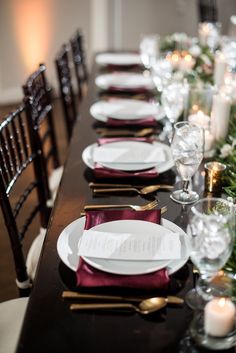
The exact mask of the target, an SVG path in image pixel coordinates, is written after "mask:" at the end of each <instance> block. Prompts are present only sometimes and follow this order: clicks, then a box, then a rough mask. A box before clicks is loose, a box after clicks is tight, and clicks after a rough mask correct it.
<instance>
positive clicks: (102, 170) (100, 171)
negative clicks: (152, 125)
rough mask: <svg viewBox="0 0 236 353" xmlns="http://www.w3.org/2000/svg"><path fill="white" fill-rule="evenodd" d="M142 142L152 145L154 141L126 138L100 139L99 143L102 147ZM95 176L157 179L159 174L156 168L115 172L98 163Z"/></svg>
mask: <svg viewBox="0 0 236 353" xmlns="http://www.w3.org/2000/svg"><path fill="white" fill-rule="evenodd" d="M127 140H128V141H141V142H147V143H152V142H153V139H152V138H147V137H129V138H124V137H113V138H101V139H98V141H97V143H98V145H99V146H102V145H104V144H106V143H111V142H118V141H127ZM94 176H95V177H96V178H120V177H122V178H134V177H135V178H156V177H157V176H158V173H157V171H156V168H151V169H146V170H141V171H131V172H127V171H123V170H115V169H111V168H106V167H104V166H102V165H100V164H98V163H96V164H95V168H94Z"/></svg>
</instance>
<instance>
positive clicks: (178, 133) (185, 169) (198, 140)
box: [170, 121, 204, 205]
mask: <svg viewBox="0 0 236 353" xmlns="http://www.w3.org/2000/svg"><path fill="white" fill-rule="evenodd" d="M203 149H204V131H203V129H202V128H201V127H199V126H196V125H194V124H191V123H189V122H187V121H183V122H179V123H176V124H175V125H174V136H173V139H172V142H171V152H172V156H173V159H174V162H175V166H176V168H177V172H178V174H179V175H180V177H181V179H182V180H183V188H182V189H180V190H175V191H174V192H172V194H171V195H170V197H171V199H172V200H174V201H175V202H178V203H180V204H183V205H187V204H191V203H194V202H196V201H197V200H198V198H199V195H198V194H197V192H195V191H192V190H189V182H190V180H191V178H192V176H193V175H194V174H195V173H196V171H197V170H198V167H199V165H200V163H201V161H202V158H203Z"/></svg>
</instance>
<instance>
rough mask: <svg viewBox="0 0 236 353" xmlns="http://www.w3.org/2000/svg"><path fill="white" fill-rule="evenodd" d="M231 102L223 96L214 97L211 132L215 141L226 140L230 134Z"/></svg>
mask: <svg viewBox="0 0 236 353" xmlns="http://www.w3.org/2000/svg"><path fill="white" fill-rule="evenodd" d="M230 108H231V100H230V98H229V97H228V96H227V95H225V94H223V93H218V94H216V95H214V96H213V105H212V121H211V132H212V135H213V136H214V138H215V140H217V141H218V140H220V139H224V138H225V137H226V135H227V132H228V127H229V118H230Z"/></svg>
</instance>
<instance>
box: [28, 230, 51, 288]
mask: <svg viewBox="0 0 236 353" xmlns="http://www.w3.org/2000/svg"><path fill="white" fill-rule="evenodd" d="M46 231H47V230H46V229H45V228H40V232H39V234H38V235H37V237H36V238H35V239H34V241H33V242H32V244H31V247H30V249H29V251H28V255H27V259H26V267H27V273H28V275H29V277H30V279H31V280H32V281H33V280H34V278H35V273H36V270H37V265H38V261H39V257H40V254H41V250H42V246H43V242H44V238H45V235H46Z"/></svg>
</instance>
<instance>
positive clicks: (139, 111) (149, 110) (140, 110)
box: [90, 99, 165, 122]
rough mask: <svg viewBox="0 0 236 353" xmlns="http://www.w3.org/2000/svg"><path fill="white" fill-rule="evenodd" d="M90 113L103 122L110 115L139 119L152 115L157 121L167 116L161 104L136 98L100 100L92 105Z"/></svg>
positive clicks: (119, 117) (114, 117)
mask: <svg viewBox="0 0 236 353" xmlns="http://www.w3.org/2000/svg"><path fill="white" fill-rule="evenodd" d="M90 114H91V115H92V116H93V117H94V118H95V119H97V120H99V121H102V122H107V120H108V117H110V118H113V119H117V120H127V119H128V120H139V119H144V118H148V117H150V116H152V117H153V118H155V120H157V121H159V120H161V119H163V118H164V117H165V112H164V109H163V108H162V107H161V106H160V105H159V104H154V103H150V102H145V101H138V100H135V99H112V100H110V101H98V102H96V103H94V104H93V105H92V106H91V107H90Z"/></svg>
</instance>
